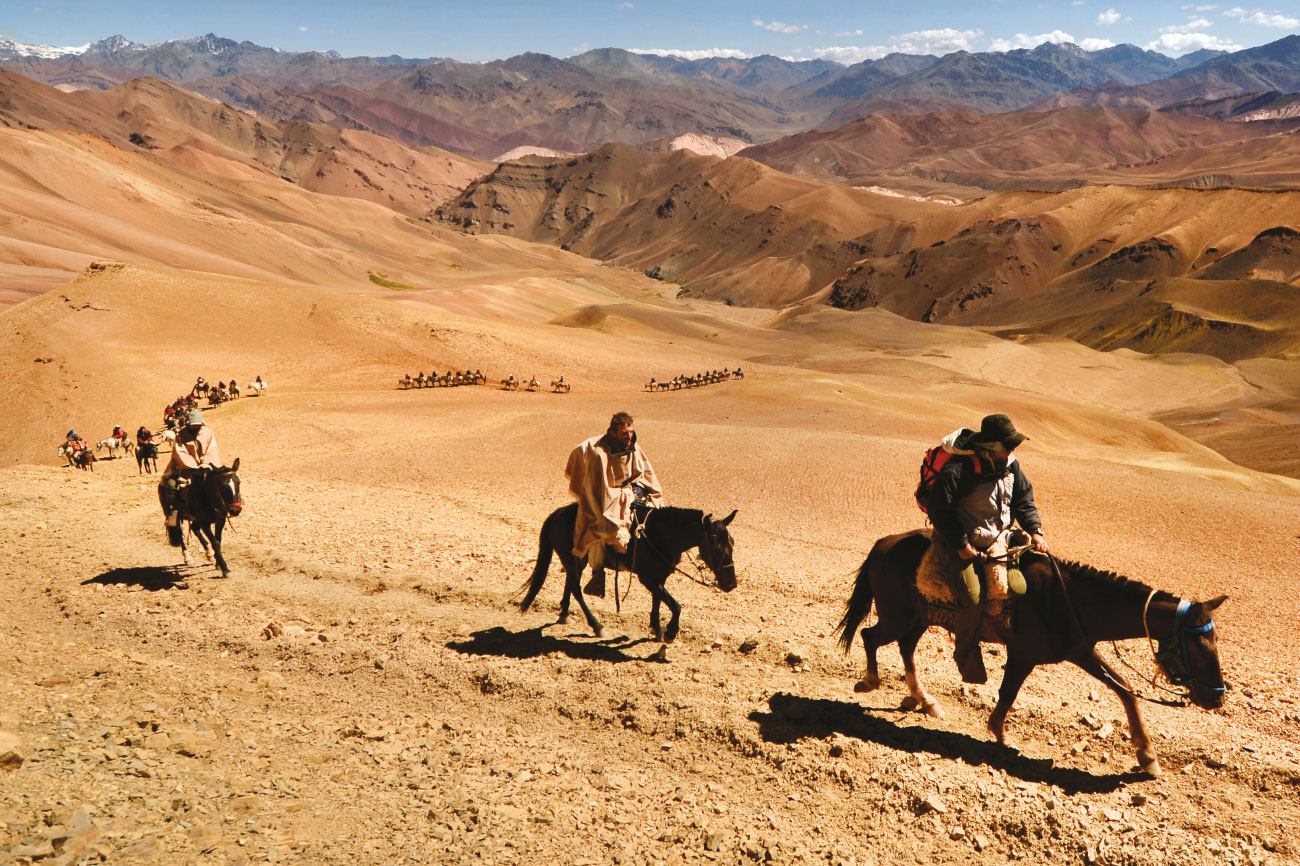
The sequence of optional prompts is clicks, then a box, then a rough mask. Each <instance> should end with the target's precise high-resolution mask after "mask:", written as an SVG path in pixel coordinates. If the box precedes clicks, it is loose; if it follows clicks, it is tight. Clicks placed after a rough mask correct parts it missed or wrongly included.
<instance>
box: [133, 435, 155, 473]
mask: <svg viewBox="0 0 1300 866" xmlns="http://www.w3.org/2000/svg"><path fill="white" fill-rule="evenodd" d="M135 469H136V474H137V475H143V474H144V473H145V472H148V473H149V474H150V475H152V474H153V473H155V472H157V471H158V446H157V445H155V444H154V443H152V442H142V443H140V444H139V445H137V446H136V449H135Z"/></svg>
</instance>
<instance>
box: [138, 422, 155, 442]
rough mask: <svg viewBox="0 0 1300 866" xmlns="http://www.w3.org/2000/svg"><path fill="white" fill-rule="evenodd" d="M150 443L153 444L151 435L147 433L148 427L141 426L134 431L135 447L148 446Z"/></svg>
mask: <svg viewBox="0 0 1300 866" xmlns="http://www.w3.org/2000/svg"><path fill="white" fill-rule="evenodd" d="M151 442H153V433H151V432H150V431H149V428H148V427H146V426H144V425H143V424H141V425H140V429H139V430H137V431H135V444H136V447H137V448H139V447H140V446H141V445H148V444H150V443H151Z"/></svg>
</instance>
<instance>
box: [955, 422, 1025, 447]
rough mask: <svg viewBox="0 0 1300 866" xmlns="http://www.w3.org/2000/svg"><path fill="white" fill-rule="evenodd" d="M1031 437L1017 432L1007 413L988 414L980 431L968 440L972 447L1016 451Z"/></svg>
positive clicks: (981, 423)
mask: <svg viewBox="0 0 1300 866" xmlns="http://www.w3.org/2000/svg"><path fill="white" fill-rule="evenodd" d="M1028 438H1029V437H1028V436H1026V435H1025V434H1024V433H1018V432H1016V425H1014V424H1012V423H1011V419H1010V418H1008V417H1007V416H1006V415H986V416H985V417H984V420H983V421H981V422H980V431H979V432H978V433H976V434H975V435H974V436H972V437H970V439H968V440H967V444H968V445H969V446H971V447H972V448H982V449H984V450H985V451H1014V450H1015V449H1016V446H1017V445H1019V444H1020V443H1021V442H1024V441H1025V440H1026V439H1028Z"/></svg>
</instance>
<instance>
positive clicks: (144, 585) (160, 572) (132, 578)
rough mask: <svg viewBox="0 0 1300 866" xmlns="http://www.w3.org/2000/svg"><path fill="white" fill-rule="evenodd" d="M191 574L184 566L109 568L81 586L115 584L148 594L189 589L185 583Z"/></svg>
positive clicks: (189, 568)
mask: <svg viewBox="0 0 1300 866" xmlns="http://www.w3.org/2000/svg"><path fill="white" fill-rule="evenodd" d="M192 573H193V568H192V567H187V566H184V565H168V566H156V565H144V566H139V567H136V568H111V569H109V570H108V571H106V572H104V573H103V574H98V575H96V576H94V577H92V578H89V579H87V580H83V581H82V582H81V585H82V586H87V585H89V584H92V583H98V584H102V585H104V586H115V585H117V584H126V585H128V586H138V587H140V588H141V589H147V590H149V591H150V592H158V591H159V590H163V589H189V588H190V585H189V583H188V582H187V581H188V580H189V577H190V575H191V574H192Z"/></svg>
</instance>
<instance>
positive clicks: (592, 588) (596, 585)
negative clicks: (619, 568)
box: [582, 565, 605, 598]
mask: <svg viewBox="0 0 1300 866" xmlns="http://www.w3.org/2000/svg"><path fill="white" fill-rule="evenodd" d="M582 591H583V592H584V593H586V594H587V595H594V596H596V597H597V598H604V597H605V569H604V567H603V566H599V565H598V566H596V567H595V568H593V569H592V570H591V580H589V581H587V585H586V586H585V587H583V589H582Z"/></svg>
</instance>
